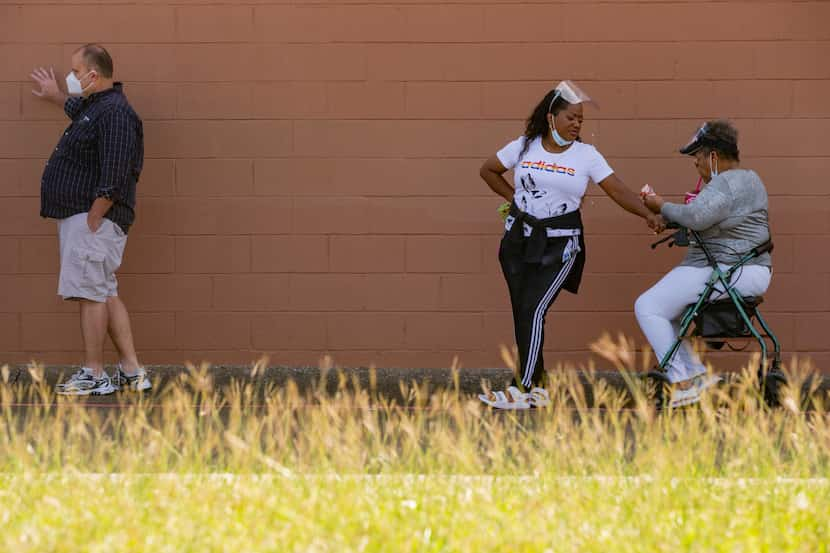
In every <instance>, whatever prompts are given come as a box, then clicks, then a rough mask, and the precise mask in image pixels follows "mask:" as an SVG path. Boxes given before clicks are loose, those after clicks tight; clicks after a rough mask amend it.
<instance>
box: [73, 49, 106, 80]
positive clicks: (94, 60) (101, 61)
mask: <svg viewBox="0 0 830 553" xmlns="http://www.w3.org/2000/svg"><path fill="white" fill-rule="evenodd" d="M77 51H78V52H80V53H81V57H83V59H84V63H85V64H86V66H87V67H88V68H89V69H94V70H95V71H97V72H98V74H99V75H101V76H102V77H104V78H105V79H111V78H112V72H113V66H112V56H110V53H109V52H107V49H106V48H104V47H103V46H101V45H100V44H85V45H83V46H81V47H80V48H78V50H77Z"/></svg>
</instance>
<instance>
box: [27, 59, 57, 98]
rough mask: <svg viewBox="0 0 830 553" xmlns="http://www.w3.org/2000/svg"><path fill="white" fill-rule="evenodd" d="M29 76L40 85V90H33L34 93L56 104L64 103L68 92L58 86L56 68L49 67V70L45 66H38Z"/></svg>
mask: <svg viewBox="0 0 830 553" xmlns="http://www.w3.org/2000/svg"><path fill="white" fill-rule="evenodd" d="M29 76H30V77H31V78H32V80H33V81H35V83H37V85H38V86H39V87H40V90H32V94H34V95H35V96H37V97H38V98H43V99H44V100H49V101H50V102H55V103H56V104H63V103H64V102H65V101H66V94H64V93H63V91H62V90H61V89H60V87H59V86H58V81H57V79H56V78H55V70H54V69H52V68H49V70H48V71H47V70H46V69H45V68H43V67H38V68H37V69H35V70H34V71H32V74H31V75H29Z"/></svg>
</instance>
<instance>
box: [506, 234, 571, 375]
mask: <svg viewBox="0 0 830 553" xmlns="http://www.w3.org/2000/svg"><path fill="white" fill-rule="evenodd" d="M521 248H522V244H518V245H517V244H512V243H511V242H510V241H509V239H508V238H507V237H505V238H503V239H502V241H501V246H500V248H499V262H500V263H501V268H502V272H503V273H504V278H505V280H506V281H507V288H508V289H509V291H510V303H511V305H512V307H513V326H514V329H515V332H516V346H517V347H518V349H519V367H518V375H516V376H514V378H513V382H512V384H511V385H513V386H517V387H519V388H520V389H525V390H530V389H531V388H532V387H534V386H543V385H544V379H545V363H544V360H543V358H542V348H543V346H544V342H545V315H546V314H547V312H548V309H549V308H550V306H551V304H552V303H553V302H554V300H556V297H557V296H558V295H559V292H560V291H561V290H562V286H563V285H564V284H565V281H566V280H567V278H568V275H569V274H570V272H571V271H572V270H573V268H574V264H575V262H576V261H577V258H578V256H577V255H576V252H578V251H579V239H578V238H576V237H562V238H548V245H547V247H546V254H547V255H546V256H545V258H546V260H547V262H546V263H527V262H525V261H523V260H522V251H521ZM551 254H555V255H551Z"/></svg>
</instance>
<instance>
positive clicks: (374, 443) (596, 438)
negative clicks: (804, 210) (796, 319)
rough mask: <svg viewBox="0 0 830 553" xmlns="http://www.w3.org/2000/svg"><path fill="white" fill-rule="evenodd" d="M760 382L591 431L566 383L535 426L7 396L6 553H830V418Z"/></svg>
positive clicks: (3, 465)
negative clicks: (773, 402) (769, 399)
mask: <svg viewBox="0 0 830 553" xmlns="http://www.w3.org/2000/svg"><path fill="white" fill-rule="evenodd" d="M38 376H39V373H38V372H37V370H35V379H36V380H37V378H38ZM746 376H747V378H746V379H745V380H744V382H743V384H740V385H737V386H738V387H737V388H732V389H728V390H723V391H719V392H717V393H715V394H714V395H713V396H712V397H711V398H708V399H707V400H706V401H704V402H703V404H702V405H701V406H700V407H699V408H695V409H689V410H686V411H683V412H673V413H662V414H658V413H655V412H654V411H652V410H651V409H650V408H649V406H648V403H647V399H646V398H645V397H644V396H643V395H641V394H639V393H636V394H635V407H634V408H633V409H627V410H622V409H620V407H621V406H622V405H623V404H624V403H625V402H626V401H627V399H626V398H625V397H623V395H622V394H621V393H619V392H615V391H613V390H610V389H608V388H607V387H605V386H604V385H603V383H602V382H599V381H598V382H595V383H594V386H595V394H596V399H595V401H597V402H598V403H599V404H600V405H601V406H604V407H606V408H607V409H604V410H595V409H588V408H587V407H586V406H585V400H584V395H583V393H582V391H581V390H582V388H581V386H580V385H579V383H578V382H577V380H576V378H575V377H574V375H573V374H572V373H559V374H557V375H556V376H555V377H554V378H553V381H552V382H551V389H552V390H555V395H556V401H555V407H553V408H550V409H546V410H542V411H540V412H536V413H532V414H516V413H512V414H505V413H494V412H490V411H488V410H486V409H484V408H483V407H482V406H481V405H479V403H478V402H477V400H475V399H474V398H470V397H467V396H463V395H459V394H458V393H456V392H454V391H452V390H449V391H439V392H436V393H432V394H427V393H426V392H425V391H424V390H423V389H417V388H409V389H407V390H405V391H406V392H407V395H408V397H410V398H411V401H410V402H409V404H408V405H406V406H401V405H397V404H395V403H394V402H391V401H386V400H384V399H383V398H378V397H374V395H373V394H372V393H370V392H368V391H366V390H360V389H354V387H352V386H350V383H349V381H348V380H347V379H345V378H344V379H342V382H341V386H340V389H339V391H338V392H337V393H336V394H335V395H328V396H327V395H325V394H322V393H316V392H314V391H312V392H309V394H308V395H301V394H300V393H298V392H297V390H296V388H294V387H293V386H287V387H285V388H281V389H269V390H257V389H254V388H253V387H251V386H250V385H242V384H237V385H234V386H232V387H231V388H229V389H226V390H221V391H219V390H214V389H213V386H212V382H211V381H210V379H209V377H208V373H207V372H206V371H205V370H203V369H195V368H193V369H192V370H191V371H190V372H189V373H187V374H184V375H183V376H182V378H181V379H180V380H179V381H177V382H173V383H170V384H169V385H168V386H167V387H166V388H165V389H164V390H160V391H158V392H155V393H154V394H153V395H152V396H149V397H147V398H144V399H141V400H136V399H135V397H134V396H132V397H130V396H126V397H122V398H121V399H119V401H121V402H122V403H123V407H122V408H120V409H106V410H91V409H87V408H85V407H83V406H80V405H79V403H82V401H78V400H77V399H73V398H69V399H67V398H62V397H56V396H55V395H54V394H53V393H52V392H51V390H50V389H49V388H47V387H46V386H44V385H42V384H36V385H34V386H25V387H24V386H20V385H5V386H2V387H0V551H14V552H30V551H31V552H39V553H40V552H49V551H108V552H109V551H153V552H161V551H176V552H182V551H199V552H201V551H233V552H239V553H241V552H248V551H338V552H340V551H544V550H549V551H597V552H608V551H672V552H675V551H729V552H734V551H747V552H750V551H753V552H754V551H770V552H778V551H805V552H815V551H828V545H827V544H828V542H830V516H828V512H830V481H828V478H827V477H828V468H829V467H830V426H828V423H829V422H830V419H828V416H827V411H826V410H825V409H824V406H823V405H819V404H814V405H811V407H813V408H814V410H812V411H810V412H806V411H802V410H801V408H800V406H802V405H803V404H804V401H803V399H802V398H800V397H798V395H797V393H796V392H795V390H798V389H799V386H798V382H796V385H794V386H793V388H792V390H787V391H786V392H785V394H786V395H785V398H784V400H785V401H784V403H785V407H784V408H783V409H779V410H774V411H772V410H769V409H767V408H765V407H764V406H763V405H762V404H761V403H760V402H759V401H758V396H757V393H756V392H755V390H754V389H753V383H752V382H751V378H750V377H749V375H748V374H747V375H746ZM793 380H796V381H797V380H798V378H797V375H793ZM24 401H27V402H36V403H39V404H40V405H42V407H35V408H30V409H28V410H26V411H20V410H15V409H14V408H13V407H12V406H13V405H14V404H15V403H20V402H24ZM150 404H152V406H151V405H150ZM253 404H258V405H259V406H260V407H259V408H258V409H251V408H250V406H251V405H253ZM413 407H415V408H413Z"/></svg>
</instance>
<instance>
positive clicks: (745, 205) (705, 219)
mask: <svg viewBox="0 0 830 553" xmlns="http://www.w3.org/2000/svg"><path fill="white" fill-rule="evenodd" d="M768 205H769V204H768V199H767V190H766V188H764V183H763V182H761V177H759V176H758V174H757V173H755V171H750V170H747V169H731V170H729V171H724V172H723V173H720V174H719V175H718V176H716V177H714V178H713V179H712V180H711V181H709V184H708V185H706V186H705V187H704V188H703V190H701V192H700V194H698V196H697V198H695V199H694V200H693V201H692V202H691V203H689V204H687V205H682V204H674V203H669V202H666V203H664V204H663V209H662V210H661V213H662V214H663V217H665V218H666V219H667V220H669V221H673V222H675V223H678V224H680V225H682V226H684V227H687V228H690V229H692V230H696V231H699V232H700V235H701V238H702V239H703V240H704V241H705V242H706V245H707V247H708V248H709V251H710V253H712V255H713V256H714V258H715V259H716V260H717V262H718V263H723V264H726V265H733V264H735V263H736V262H737V261H738V260H739V259H740V257H741V256H742V255H743V254H744V253H746V252H748V251H749V250H750V249H752V248H754V247H755V246H758V245H760V244H763V243H764V242H766V241H767V240H769V238H770V234H769V218H768V216H767V208H768ZM681 265H685V266H692V267H707V266H708V265H709V263H708V262H707V261H706V256H705V255H704V253H703V250H701V249H700V248H699V247H696V246H694V245H691V246H689V252H688V253H687V254H686V258H685V259H684V260H683V262H682V263H681ZM748 265H764V266H767V267H771V266H772V258H771V256H770V254H769V253H765V254H763V255H761V256H759V257H756V258H754V259H752V260H751V261H750V262H749V263H748Z"/></svg>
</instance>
